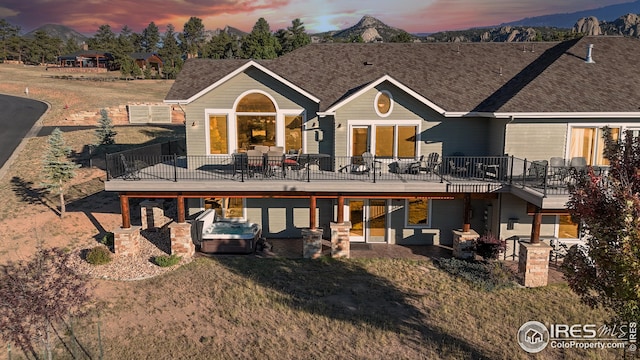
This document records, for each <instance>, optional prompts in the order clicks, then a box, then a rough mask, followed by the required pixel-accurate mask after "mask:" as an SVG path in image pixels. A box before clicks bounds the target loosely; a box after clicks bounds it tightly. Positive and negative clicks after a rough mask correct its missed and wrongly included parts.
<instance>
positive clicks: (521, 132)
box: [505, 122, 567, 160]
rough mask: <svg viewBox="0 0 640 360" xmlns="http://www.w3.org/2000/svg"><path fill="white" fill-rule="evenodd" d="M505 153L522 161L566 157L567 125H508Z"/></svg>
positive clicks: (517, 123)
mask: <svg viewBox="0 0 640 360" xmlns="http://www.w3.org/2000/svg"><path fill="white" fill-rule="evenodd" d="M505 140H506V141H505V153H507V154H509V155H513V156H515V157H517V158H520V159H527V160H549V158H551V157H552V156H561V157H564V155H565V150H566V147H567V124H566V123H548V122H547V123H524V122H513V123H510V124H508V125H507V129H506V139H505Z"/></svg>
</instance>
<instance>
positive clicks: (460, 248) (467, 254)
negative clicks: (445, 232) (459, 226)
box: [453, 230, 480, 259]
mask: <svg viewBox="0 0 640 360" xmlns="http://www.w3.org/2000/svg"><path fill="white" fill-rule="evenodd" d="M479 237H480V235H478V233H477V232H475V231H474V230H471V231H469V232H463V231H461V230H453V256H454V257H456V258H458V259H473V258H474V257H475V252H474V251H473V243H474V241H475V240H477V239H478V238H479Z"/></svg>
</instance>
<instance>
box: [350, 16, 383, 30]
mask: <svg viewBox="0 0 640 360" xmlns="http://www.w3.org/2000/svg"><path fill="white" fill-rule="evenodd" d="M376 26H386V25H385V24H384V23H383V22H382V21H380V20H378V19H376V18H374V17H373V16H369V15H365V16H363V17H362V19H360V21H358V23H357V24H356V25H355V27H360V28H371V27H376Z"/></svg>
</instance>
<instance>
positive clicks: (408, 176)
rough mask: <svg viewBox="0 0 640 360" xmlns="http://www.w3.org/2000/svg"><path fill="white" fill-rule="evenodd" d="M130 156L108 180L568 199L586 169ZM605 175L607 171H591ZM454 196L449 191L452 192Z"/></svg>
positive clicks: (489, 159)
mask: <svg viewBox="0 0 640 360" xmlns="http://www.w3.org/2000/svg"><path fill="white" fill-rule="evenodd" d="M167 149H170V147H164V148H161V147H157V148H155V149H154V150H153V151H149V149H145V150H144V151H140V150H139V149H138V151H135V150H129V151H126V152H121V153H115V154H108V155H107V156H106V170H107V180H108V181H112V180H116V179H117V180H146V181H175V182H177V181H208V180H229V181H240V182H250V181H276V180H279V181H282V180H286V181H292V182H299V181H304V182H313V181H362V182H373V183H378V182H380V183H384V182H389V181H403V182H411V181H426V182H440V183H447V184H448V186H447V188H448V189H449V188H450V189H454V188H457V187H460V186H463V185H464V187H465V188H468V189H478V190H477V191H479V192H486V191H495V190H496V189H500V188H502V187H504V186H507V185H510V186H517V187H523V188H524V187H527V188H530V189H533V190H535V191H538V192H540V193H542V194H543V195H545V196H546V195H553V194H568V193H569V186H570V185H571V184H572V183H573V179H574V175H575V174H576V173H577V172H585V173H586V171H585V169H574V168H570V167H550V166H549V165H548V164H547V163H546V162H544V161H531V160H527V159H519V158H516V157H513V156H507V155H504V156H444V157H442V158H441V159H440V161H439V162H438V163H437V164H427V163H426V162H425V161H418V160H417V159H392V158H381V157H373V159H367V158H363V157H362V156H331V155H319V154H301V155H299V156H292V157H288V156H286V155H283V156H281V157H280V156H278V157H267V156H247V155H246V154H245V153H241V154H233V155H206V156H197V155H189V156H187V155H180V154H178V153H173V154H166V153H165V151H166V150H167ZM594 169H595V170H596V171H598V172H600V173H602V174H604V173H606V167H599V168H594ZM452 191H453V190H452Z"/></svg>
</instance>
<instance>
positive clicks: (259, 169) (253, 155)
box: [247, 149, 265, 176]
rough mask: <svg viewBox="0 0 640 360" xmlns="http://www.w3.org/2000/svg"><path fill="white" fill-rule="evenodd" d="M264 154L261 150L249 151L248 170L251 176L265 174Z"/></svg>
mask: <svg viewBox="0 0 640 360" xmlns="http://www.w3.org/2000/svg"><path fill="white" fill-rule="evenodd" d="M264 165H265V164H264V154H263V153H262V152H261V151H260V150H255V149H254V150H247V170H248V171H249V176H254V175H255V174H264V169H265V166H264Z"/></svg>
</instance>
